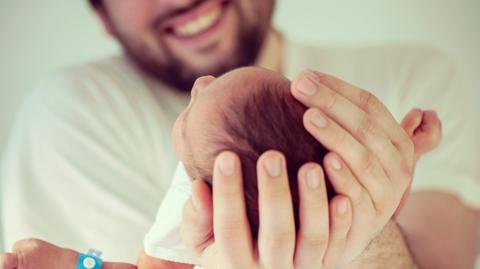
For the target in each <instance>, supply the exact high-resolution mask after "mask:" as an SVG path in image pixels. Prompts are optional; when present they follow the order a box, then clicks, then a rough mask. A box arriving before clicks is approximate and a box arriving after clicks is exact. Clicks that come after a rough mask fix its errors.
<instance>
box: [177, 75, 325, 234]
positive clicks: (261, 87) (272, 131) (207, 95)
mask: <svg viewBox="0 0 480 269" xmlns="http://www.w3.org/2000/svg"><path fill="white" fill-rule="evenodd" d="M305 110H306V107H305V106H304V105H303V104H301V103H300V102H298V101H297V100H296V99H294V97H293V96H292V95H291V93H290V81H289V80H288V79H286V78H284V77H283V76H281V75H280V74H278V73H275V72H272V71H269V70H266V69H262V68H257V67H247V68H241V69H236V70H233V71H231V72H229V73H227V74H225V75H223V76H221V77H219V78H218V79H214V78H211V77H210V78H208V77H207V78H201V79H199V80H197V83H196V84H195V86H194V88H193V90H192V101H191V102H190V105H189V107H188V108H187V109H186V110H185V111H184V112H183V113H182V114H181V115H180V116H179V117H178V119H177V122H176V123H175V128H174V144H175V148H176V151H177V154H178V155H179V158H180V160H181V161H182V163H183V164H184V166H185V168H186V170H187V173H188V174H189V176H190V177H191V178H192V179H203V180H206V181H207V182H210V183H211V182H212V173H213V163H214V160H215V157H216V156H217V155H218V154H219V153H220V152H222V151H225V150H228V151H232V152H235V153H237V154H238V155H239V157H240V160H241V164H242V173H243V178H244V189H245V198H246V202H247V215H248V218H249V221H250V225H251V228H252V233H253V236H254V237H256V235H257V232H258V225H259V223H258V200H257V193H258V191H257V173H256V162H257V159H258V158H259V157H260V155H261V154H262V153H264V152H265V151H268V150H271V149H274V150H278V151H280V152H282V153H283V154H284V155H285V157H286V160H287V170H288V176H289V182H290V188H291V191H292V195H293V208H294V210H295V221H296V224H297V227H298V188H297V172H298V170H299V168H300V167H301V166H302V165H303V164H305V163H307V162H316V163H322V162H323V157H324V156H325V154H326V153H327V151H326V149H325V148H324V147H323V146H322V145H321V144H320V143H318V141H317V140H315V139H314V138H313V137H312V136H311V135H310V134H309V133H308V132H307V131H306V129H305V128H304V126H303V123H302V122H303V121H302V118H303V114H304V112H305ZM326 183H327V189H328V190H327V191H328V193H329V197H331V196H332V193H333V191H332V188H331V186H330V184H329V183H328V180H327V182H326Z"/></svg>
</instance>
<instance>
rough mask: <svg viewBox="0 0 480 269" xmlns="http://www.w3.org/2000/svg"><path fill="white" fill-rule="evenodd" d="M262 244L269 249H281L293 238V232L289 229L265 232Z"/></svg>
mask: <svg viewBox="0 0 480 269" xmlns="http://www.w3.org/2000/svg"><path fill="white" fill-rule="evenodd" d="M263 239H264V241H263V245H264V246H265V247H266V248H268V249H271V250H274V249H283V248H284V247H285V246H286V245H287V244H290V243H291V242H293V241H294V239H295V233H294V231H293V230H291V229H283V230H276V231H269V232H266V233H265V235H264V238H263Z"/></svg>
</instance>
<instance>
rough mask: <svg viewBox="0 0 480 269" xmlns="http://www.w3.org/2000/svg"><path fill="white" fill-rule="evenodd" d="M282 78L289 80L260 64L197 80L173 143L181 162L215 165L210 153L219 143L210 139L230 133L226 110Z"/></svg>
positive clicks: (178, 119) (204, 165)
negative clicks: (223, 117)
mask: <svg viewBox="0 0 480 269" xmlns="http://www.w3.org/2000/svg"><path fill="white" fill-rule="evenodd" d="M278 80H283V81H285V80H286V79H285V78H284V77H283V76H281V75H280V74H278V73H275V72H273V71H269V70H266V69H262V68H258V67H246V68H240V69H236V70H233V71H231V72H228V73H226V74H225V75H223V76H221V77H219V78H213V77H201V78H199V79H197V81H196V82H195V85H194V86H193V88H192V98H191V100H190V104H189V105H188V107H187V108H186V109H185V111H183V112H182V113H181V114H180V115H179V116H178V118H177V120H176V122H175V126H174V130H173V143H174V146H175V151H176V153H177V156H178V157H179V159H180V161H181V162H182V163H183V164H184V165H185V166H186V167H191V166H192V164H193V163H195V164H196V165H197V166H200V167H208V165H209V164H212V163H213V160H211V158H212V156H211V154H210V153H212V152H214V151H215V145H212V143H209V141H211V140H212V138H221V137H224V136H226V133H225V131H224V130H222V124H221V115H222V111H223V110H224V109H226V108H228V107H229V106H234V105H235V104H236V103H237V102H238V101H239V100H241V98H244V97H246V96H248V95H249V94H251V93H252V92H253V91H257V90H261V89H262V86H263V85H265V83H274V82H278ZM190 176H193V177H195V175H190Z"/></svg>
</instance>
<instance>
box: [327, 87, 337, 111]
mask: <svg viewBox="0 0 480 269" xmlns="http://www.w3.org/2000/svg"><path fill="white" fill-rule="evenodd" d="M337 101H338V96H337V94H336V93H334V92H332V91H327V92H326V93H325V97H324V102H325V108H326V109H327V110H329V111H332V110H333V108H334V107H335V104H336V103H337Z"/></svg>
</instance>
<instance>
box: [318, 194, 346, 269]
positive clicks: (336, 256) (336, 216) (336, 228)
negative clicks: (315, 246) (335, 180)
mask: <svg viewBox="0 0 480 269" xmlns="http://www.w3.org/2000/svg"><path fill="white" fill-rule="evenodd" d="M329 212H330V238H329V240H328V249H327V252H326V254H325V256H324V258H323V262H324V266H325V268H331V269H333V268H337V267H338V265H341V264H339V262H340V259H341V257H342V255H343V253H344V249H345V245H346V243H347V237H348V232H349V231H350V227H351V226H352V206H351V203H350V200H349V199H348V198H347V197H345V196H342V195H337V196H335V197H334V198H333V199H332V200H331V201H330V211H329Z"/></svg>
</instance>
